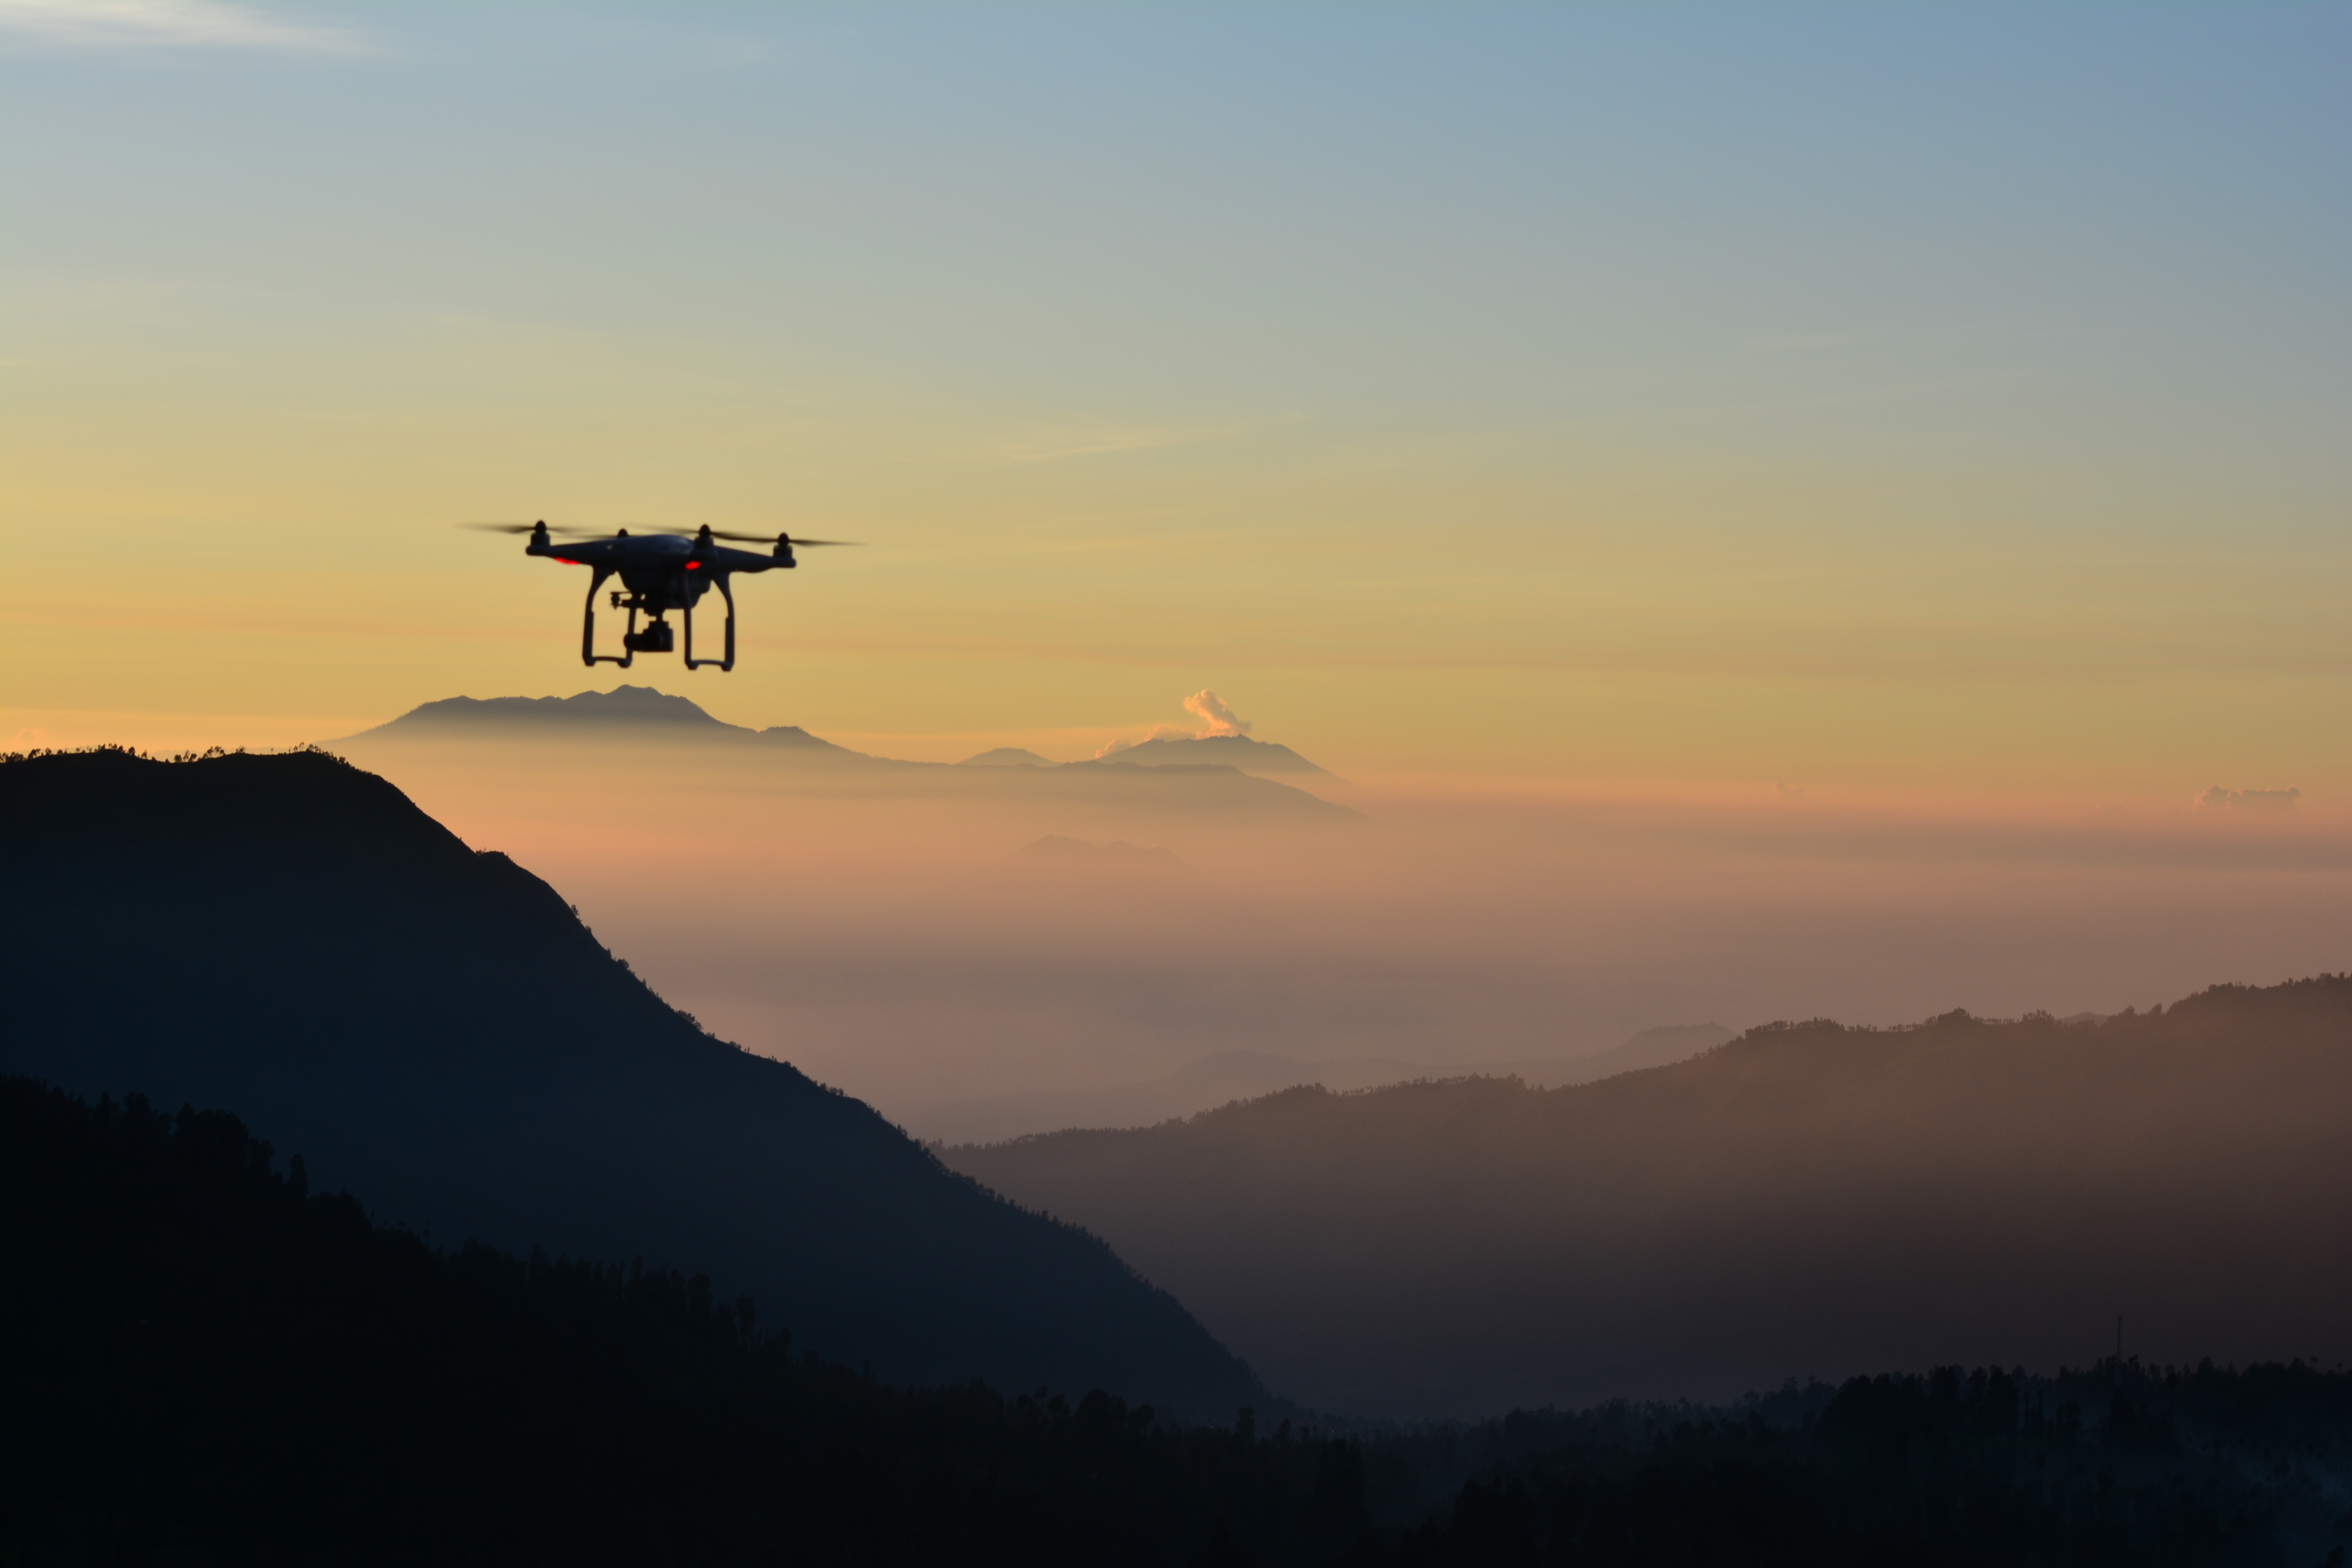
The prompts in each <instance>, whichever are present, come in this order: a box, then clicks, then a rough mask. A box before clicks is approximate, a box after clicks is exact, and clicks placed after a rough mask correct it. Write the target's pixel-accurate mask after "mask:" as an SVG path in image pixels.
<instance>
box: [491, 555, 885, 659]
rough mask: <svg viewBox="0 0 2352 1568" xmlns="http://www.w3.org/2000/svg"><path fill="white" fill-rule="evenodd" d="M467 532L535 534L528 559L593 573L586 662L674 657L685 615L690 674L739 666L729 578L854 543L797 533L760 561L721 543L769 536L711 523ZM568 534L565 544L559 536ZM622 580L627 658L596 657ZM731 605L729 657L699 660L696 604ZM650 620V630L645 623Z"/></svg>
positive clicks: (583, 638) (585, 618) (618, 605)
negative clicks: (681, 529) (803, 552)
mask: <svg viewBox="0 0 2352 1568" xmlns="http://www.w3.org/2000/svg"><path fill="white" fill-rule="evenodd" d="M460 526H462V527H466V528H478V529H482V530H485V531H488V532H491V533H528V534H530V543H528V544H526V545H524V546H523V553H524V554H526V555H544V556H547V557H548V558H549V559H551V560H554V561H561V562H562V563H564V564H565V565H566V566H585V567H587V568H588V569H589V570H590V572H592V573H593V576H591V577H590V578H589V579H588V604H587V607H586V608H585V609H584V610H583V612H582V615H581V621H580V662H581V663H583V664H585V665H591V666H593V665H598V664H617V665H619V666H620V667H621V668H623V669H626V668H629V665H630V664H631V662H632V661H634V660H635V658H636V657H637V655H639V654H641V653H668V652H670V651H672V650H673V649H674V648H675V647H677V641H676V638H675V637H674V636H673V633H672V628H671V626H670V624H669V622H668V621H667V620H665V619H663V618H662V617H663V616H666V615H667V613H668V612H670V611H672V610H677V611H679V612H681V617H682V618H683V619H684V621H685V623H686V668H688V669H699V668H702V667H703V666H704V665H706V664H715V665H717V666H718V667H719V668H720V669H721V670H722V671H724V670H730V669H732V668H735V590H734V589H733V588H732V587H730V585H729V584H728V579H729V578H730V577H732V576H734V575H735V574H737V573H738V572H772V571H774V570H776V569H778V568H780V567H781V568H784V569H786V570H789V569H791V568H792V567H794V566H797V565H799V564H800V563H799V562H798V561H795V560H794V559H793V551H794V550H795V549H798V548H801V547H803V546H805V545H811V544H847V543H849V542H850V541H848V540H845V539H794V538H793V536H792V535H791V534H789V533H779V534H777V535H776V539H775V551H774V552H773V553H772V554H768V555H758V554H754V553H753V552H751V551H749V550H730V549H729V548H728V547H727V546H726V545H724V544H721V543H719V541H720V540H722V539H737V540H742V541H744V542H750V543H761V544H764V543H766V542H768V536H767V535H766V534H764V533H719V532H717V531H714V530H712V529H711V528H710V527H709V525H708V524H705V525H704V526H703V527H701V528H699V529H697V530H696V531H694V532H693V533H692V534H684V533H634V534H633V533H631V532H630V531H628V530H627V529H625V528H624V529H620V530H617V531H614V532H613V533H611V534H592V533H588V532H587V531H583V530H580V529H563V528H559V529H550V528H549V527H548V526H547V524H546V523H545V522H543V521H541V522H472V523H464V524H461V525H460ZM559 534H561V535H563V536H564V537H563V538H562V539H560V540H559V539H558V538H557V537H556V536H557V535H559ZM614 576H617V577H619V578H620V579H621V584H622V587H623V588H625V589H626V590H627V592H625V593H623V592H621V591H619V590H615V591H614V594H613V603H612V607H613V608H614V609H616V610H623V609H625V610H626V611H628V612H629V624H628V626H627V627H626V628H625V629H624V630H623V632H622V633H621V651H620V652H619V653H598V652H597V651H596V594H597V591H598V590H599V589H601V588H603V587H604V580H605V579H606V578H608V577H614ZM714 586H715V587H717V588H718V590H719V597H720V598H722V599H724V600H726V601H727V637H726V643H727V651H726V653H725V655H724V656H723V657H721V658H695V657H694V606H695V603H696V601H698V600H699V599H700V598H701V597H702V595H705V594H707V593H709V592H710V590H711V589H712V588H713V587H714ZM640 615H644V616H647V617H649V618H648V619H647V620H646V624H645V625H644V626H638V625H637V617H638V616H640Z"/></svg>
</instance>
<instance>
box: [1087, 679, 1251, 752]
mask: <svg viewBox="0 0 2352 1568" xmlns="http://www.w3.org/2000/svg"><path fill="white" fill-rule="evenodd" d="M1184 711H1186V712H1187V713H1190V714H1192V716H1193V717H1194V718H1196V719H1198V720H1200V721H1201V722H1202V724H1203V725H1205V726H1206V728H1204V729H1200V730H1187V729H1185V728H1183V727H1182V726H1181V725H1177V724H1161V725H1159V726H1157V727H1156V728H1154V729H1153V730H1152V731H1151V733H1150V734H1149V735H1146V736H1144V737H1143V739H1142V740H1140V741H1112V742H1109V743H1108V744H1107V745H1105V746H1104V747H1103V749H1102V750H1101V751H1099V752H1096V753H1095V755H1096V756H1097V758H1101V757H1108V756H1114V755H1116V754H1117V753H1118V752H1125V751H1130V750H1132V749H1133V748H1135V747H1137V746H1140V745H1143V744H1145V743H1146V742H1151V741H1207V740H1213V739H1215V738H1217V737H1219V736H1223V735H1246V734H1248V733H1249V732H1250V722H1249V721H1248V720H1246V719H1244V718H1242V717H1240V716H1239V715H1237V714H1236V713H1234V710H1232V709H1230V708H1228V707H1226V706H1225V700H1224V699H1223V698H1222V697H1220V696H1218V695H1217V694H1216V693H1215V692H1213V691H1210V690H1207V689H1202V690H1199V691H1195V692H1194V693H1192V696H1190V697H1187V698H1186V699H1184Z"/></svg>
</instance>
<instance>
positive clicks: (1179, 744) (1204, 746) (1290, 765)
mask: <svg viewBox="0 0 2352 1568" xmlns="http://www.w3.org/2000/svg"><path fill="white" fill-rule="evenodd" d="M1104 760H1105V761H1117V762H1122V763H1135V764H1136V765H1138V766H1139V767H1147V768H1157V767H1164V766H1166V765H1168V764H1169V763H1180V764H1181V763H1223V764H1224V765H1225V766H1227V767H1231V768H1239V769H1241V771H1242V772H1244V773H1322V774H1323V775H1324V776H1325V777H1326V778H1328V777H1329V776H1330V773H1329V772H1328V770H1326V769H1323V768H1318V767H1317V766H1316V765H1315V764H1314V763H1310V762H1308V761H1307V759H1306V758H1305V757H1302V756H1300V755H1299V754H1298V753H1297V752H1294V751H1292V750H1291V749H1290V748H1289V747H1288V746H1284V745H1277V744H1276V743H1275V742H1272V741H1253V740H1251V739H1250V738H1249V737H1248V736H1247V735H1192V736H1174V737H1169V738H1166V739H1161V740H1156V741H1139V742H1136V743H1135V744H1134V745H1132V746H1121V747H1120V748H1118V750H1117V751H1115V752H1105V753H1104Z"/></svg>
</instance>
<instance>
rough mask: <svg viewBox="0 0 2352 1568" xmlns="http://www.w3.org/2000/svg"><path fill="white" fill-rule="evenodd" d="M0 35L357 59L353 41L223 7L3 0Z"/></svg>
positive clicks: (192, 0)
mask: <svg viewBox="0 0 2352 1568" xmlns="http://www.w3.org/2000/svg"><path fill="white" fill-rule="evenodd" d="M0 30H5V31H6V32H9V33H15V34H18V35H27V34H29V35H31V36H32V37H37V38H39V39H41V40H43V41H44V42H46V43H51V44H62V45H68V46H72V47H84V48H154V47H209V48H248V49H292V50H299V51H304V52H308V53H313V54H356V53H359V52H360V51H361V50H362V49H363V48H364V47H365V45H364V44H363V43H362V40H361V39H360V38H359V37H356V36H355V35H353V34H351V33H348V32H344V31H341V30H340V29H337V28H331V27H310V26H295V25H292V24H289V23H285V22H280V21H277V20H275V19H274V18H272V17H270V16H265V15H264V14H262V13H261V12H259V11H257V10H254V9H253V8H251V7H250V6H245V5H227V4H225V3H223V0H0Z"/></svg>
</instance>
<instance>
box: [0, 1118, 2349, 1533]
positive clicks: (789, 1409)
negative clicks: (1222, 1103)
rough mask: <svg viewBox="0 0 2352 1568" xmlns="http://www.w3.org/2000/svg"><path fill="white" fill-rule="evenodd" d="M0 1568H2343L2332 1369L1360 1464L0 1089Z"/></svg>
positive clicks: (1944, 1400) (296, 1166)
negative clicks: (908, 1361) (911, 1377)
mask: <svg viewBox="0 0 2352 1568" xmlns="http://www.w3.org/2000/svg"><path fill="white" fill-rule="evenodd" d="M0 1255H5V1258H7V1260H8V1268H6V1269H5V1271H0V1343H5V1344H6V1345H7V1346H9V1347H10V1349H11V1351H12V1352H14V1353H13V1355H12V1357H11V1360H10V1363H9V1373H10V1375H9V1384H8V1404H7V1411H8V1416H9V1419H8V1420H6V1421H5V1422H0V1562H6V1563H121V1564H146V1563H155V1564H165V1563H172V1564H177V1563H207V1562H209V1563H416V1562H432V1563H451V1562H456V1563H551V1564H553V1563H562V1564H566V1565H567V1568H568V1565H572V1564H580V1563H630V1564H635V1563H680V1564H701V1563H863V1564H896V1563H922V1564H931V1563H974V1564H978V1563H1118V1564H1122V1565H1125V1564H1144V1565H1158V1564H1169V1565H1171V1568H1172V1565H1176V1564H1191V1563H1300V1564H1313V1563H1334V1564H1337V1563H1358V1564H1365V1565H1367V1568H1369V1565H1371V1564H1378V1563H1399V1564H1454V1563H1459V1564H1482V1565H1483V1564H1505V1563H1509V1564H1521V1563H1580V1564H1593V1565H1615V1564H1627V1565H1631V1564H1669V1563H1672V1564H1682V1563H1758V1564H1766V1563H1790V1564H1795V1563H1804V1564H1808V1565H1811V1568H1842V1565H1844V1564H1849V1563H1851V1564H1862V1563H1871V1564H1880V1563H1906V1564H1912V1563H1918V1564H1963V1563H1966V1564H1979V1563H1980V1564H1995V1563H1998V1564H2001V1565H2003V1568H2031V1565H2036V1564H2053V1565H2054V1564H2083V1565H2085V1568H2087V1565H2090V1564H2114V1563H2149V1564H2183V1565H2186V1564H2199V1565H2203V1564H2223V1563H2232V1564H2240V1563H2242V1564H2250V1565H2251V1564H2262V1565H2263V1568H2269V1565H2272V1564H2282V1565H2283V1564H2294V1565H2296V1568H2301V1565H2303V1564H2320V1563H2327V1564H2334V1565H2336V1568H2340V1564H2341V1563H2342V1561H2343V1557H2342V1553H2343V1550H2344V1546H2345V1543H2346V1542H2347V1538H2352V1516H2347V1514H2346V1513H2345V1511H2344V1506H2345V1493H2346V1481H2347V1473H2346V1464H2347V1458H2352V1455H2347V1436H2352V1378H2347V1376H2345V1375H2344V1374H2342V1373H2335V1374H2327V1373H2319V1372H2317V1371H2316V1370H2315V1369H2313V1368H2309V1367H2305V1366H2301V1365H2294V1366H2283V1367H2282V1366H2270V1367H2255V1368H2250V1369H2248V1370H2246V1371H2244V1372H2238V1371H2235V1370H2229V1369H2217V1368H2214V1367H2212V1366H2210V1365H2205V1366H2200V1367H2199V1368H2197V1369H2195V1370H2193V1371H2190V1372H2187V1373H2179V1372H2162V1371H2158V1370H2154V1369H2147V1368H2142V1367H2140V1366H2138V1365H2137V1364H2136V1363H2133V1364H2125V1363H2105V1364H2103V1365H2102V1366H2100V1367H2099V1368H2097V1369H2096V1370H2095V1371H2094V1372H2092V1373H2087V1374H2065V1375H2062V1376H2061V1377H2059V1378H2057V1379H2053V1380H2042V1379H2030V1378H2022V1377H2019V1376H2016V1375H2013V1374H2011V1373H2002V1372H2000V1371H1998V1370H1992V1369H1988V1370H1986V1371H1981V1372H1979V1373H1974V1374H1972V1375H1964V1374H1962V1373H1959V1372H1958V1370H1957V1369H1946V1370H1943V1371H1939V1372H1937V1373H1935V1374H1933V1375H1931V1376H1928V1377H1925V1378H1921V1377H1905V1376H1898V1377H1881V1378H1875V1379H1856V1380H1854V1381H1853V1383H1850V1384H1847V1385H1846V1386H1845V1387H1843V1388H1842V1389H1837V1390H1831V1389H1828V1388H1825V1387H1820V1386H1814V1387H1809V1388H1802V1389H1798V1388H1791V1389H1789V1390H1787V1391H1784V1392H1783V1393H1781V1394H1777V1395H1774V1396H1772V1397H1770V1398H1768V1399H1763V1400H1750V1401H1748V1402H1746V1403H1745V1404H1744V1405H1742V1406H1740V1407H1738V1408H1735V1409H1728V1410H1712V1411H1709V1410H1699V1409H1694V1408H1692V1407H1689V1406H1681V1407H1657V1406H1653V1407H1646V1408H1636V1407H1630V1406H1623V1405H1617V1406H1611V1407H1605V1408H1602V1409H1599V1410H1593V1411H1587V1412H1583V1413H1580V1414H1571V1415H1562V1414H1559V1413H1555V1412H1550V1411H1544V1412H1538V1413H1534V1414H1524V1413H1522V1414H1514V1415H1511V1416H1510V1417H1509V1418H1507V1419H1505V1420H1501V1421H1487V1422H1483V1423H1480V1424H1477V1425H1475V1426H1440V1427H1435V1428H1430V1429H1426V1430H1423V1431H1419V1432H1414V1433H1410V1434H1404V1433H1395V1432H1388V1433H1375V1434H1367V1435H1365V1436H1362V1437H1360V1438H1359V1437H1354V1436H1337V1437H1334V1436H1322V1437H1317V1436H1312V1435H1307V1434H1300V1433H1294V1432H1293V1431H1292V1430H1291V1428H1290V1426H1289V1425H1288V1424H1287V1423H1284V1424H1283V1425H1281V1426H1277V1427H1276V1428H1274V1429H1272V1430H1266V1429H1265V1428H1264V1427H1262V1426H1257V1425H1255V1424H1254V1423H1252V1422H1251V1421H1250V1420H1249V1419H1248V1418H1247V1413H1246V1412H1244V1413H1243V1418H1242V1419H1241V1420H1239V1421H1237V1422H1236V1423H1235V1424H1234V1426H1230V1427H1226V1428H1223V1429H1213V1428H1202V1427H1189V1428H1188V1427H1183V1426H1175V1425H1171V1423H1169V1422H1167V1421H1165V1420H1164V1419H1157V1418H1155V1416H1154V1415H1153V1413H1152V1412H1150V1411H1149V1410H1146V1409H1135V1408H1131V1407H1129V1405H1126V1404H1125V1403H1124V1402H1123V1401H1121V1400H1119V1399H1118V1398H1117V1397H1116V1396H1114V1395H1111V1394H1106V1393H1104V1392H1102V1391H1100V1390H1095V1391H1091V1392H1089V1393H1087V1394H1086V1395H1084V1396H1083V1397H1082V1398H1080V1399H1078V1400H1077V1401H1076V1403H1075V1405H1073V1403H1072V1402H1070V1401H1069V1400H1068V1399H1066V1398H1065V1397H1063V1396H1060V1395H1053V1396H1049V1397H1044V1398H1038V1397H1033V1396H1030V1395H1027V1394H1022V1395H1018V1396H1015V1397H1012V1398H1007V1397H1005V1396H1003V1395H1001V1394H997V1393H996V1392H994V1391H993V1390H992V1389H990V1388H988V1387H986V1386H984V1385H982V1384H964V1385H960V1386H955V1387H948V1388H940V1389H929V1390H914V1391H909V1390H900V1389H894V1388H891V1387H888V1386H887V1385H884V1384H877V1382H876V1381H875V1380H873V1379H872V1378H869V1377H863V1376H860V1375H858V1374H857V1373H855V1372H853V1371H851V1370H850V1369H848V1368H846V1367H843V1366H841V1365H839V1364H837V1363H827V1362H824V1361H823V1360H821V1359H820V1358H816V1357H813V1356H803V1357H801V1358H800V1359H797V1360H796V1359H794V1357H793V1347H792V1344H791V1342H790V1341H789V1339H788V1338H787V1337H785V1336H782V1335H779V1334H774V1333H772V1332H769V1331H765V1330H763V1329H761V1327H759V1314H758V1313H757V1312H756V1310H755V1309H754V1306H753V1304H752V1303H751V1302H750V1301H749V1300H732V1301H730V1300H716V1299H714V1297H713V1294H712V1292H711V1290H710V1289H709V1281H708V1279H706V1278H704V1277H702V1276H695V1277H692V1278H688V1277H685V1276H682V1275H679V1274H676V1273H671V1272H667V1271H665V1270H661V1269H658V1268H656V1269H653V1270H647V1269H645V1268H642V1267H640V1266H634V1265H633V1266H630V1267H626V1268H621V1267H605V1266H598V1265H595V1264H593V1263H584V1262H577V1261H567V1260H564V1259H551V1258H548V1257H547V1256H546V1255H545V1254H543V1253H538V1254H534V1255H533V1256H532V1257H531V1258H530V1259H529V1261H527V1262H526V1261H523V1260H520V1259H518V1258H512V1257H509V1256H506V1255H504V1254H500V1253H498V1252H495V1251H492V1250H490V1249H488V1248H484V1247H478V1246H471V1245H469V1246H467V1247H464V1248H463V1249H462V1250H458V1251H456V1252H449V1251H439V1250H436V1249H434V1248H432V1247H428V1246H427V1245H425V1243H424V1242H423V1241H421V1240H420V1239H419V1238H418V1237H415V1235H413V1234H411V1233H408V1232H404V1231H399V1230H385V1229H383V1228H381V1227H377V1226H372V1225H371V1224H370V1223H369V1221H368V1219H367V1217H366V1215H365V1213H364V1211H363V1210H362V1207H361V1205H359V1204H358V1203H357V1202H356V1201H355V1200H353V1199H352V1198H350V1197H348V1196H343V1195H340V1194H338V1195H334V1196H321V1195H314V1194H310V1192H309V1189H308V1183H307V1173H306V1172H305V1170H304V1168H303V1166H302V1165H301V1164H300V1163H293V1164H292V1165H291V1167H290V1169H289V1171H288V1172H287V1173H285V1174H283V1175H281V1174H279V1173H277V1172H276V1171H275V1170H274V1169H273V1161H272V1158H271V1150H270V1148H269V1146H268V1144H266V1143H258V1142H254V1141H253V1140H251V1139H250V1138H249V1137H248V1136H247V1132H246V1130H245V1129H244V1127H243V1126H242V1125H241V1124H240V1123H239V1122H238V1121H236V1119H235V1118H234V1117H232V1116H230V1115H227V1114H226V1113H224V1112H219V1111H207V1112H197V1111H194V1110H187V1109H183V1110H181V1111H180V1113H179V1114H178V1115H176V1116H165V1115H159V1114H156V1113H155V1112H153V1111H152V1110H150V1109H149V1108H148V1106H147V1104H146V1103H145V1102H144V1101H143V1100H140V1099H138V1098H137V1097H133V1098H132V1099H131V1100H129V1101H128V1102H127V1103H117V1102H111V1101H101V1102H100V1104H99V1105H97V1106H96V1107H92V1106H89V1105H88V1104H86V1103H82V1102H79V1101H77V1100H72V1099H69V1098H68V1097H67V1096H65V1095H62V1094H59V1093H58V1092H56V1091H53V1090H49V1091H45V1090H44V1089H42V1088H41V1086H40V1085H38V1084H37V1083H34V1082H32V1081H30V1080H27V1079H14V1078H0Z"/></svg>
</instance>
